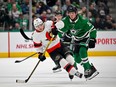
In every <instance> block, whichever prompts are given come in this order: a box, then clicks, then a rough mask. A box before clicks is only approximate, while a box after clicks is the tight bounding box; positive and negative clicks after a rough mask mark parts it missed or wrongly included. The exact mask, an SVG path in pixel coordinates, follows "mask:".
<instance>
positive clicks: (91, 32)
mask: <svg viewBox="0 0 116 87" xmlns="http://www.w3.org/2000/svg"><path fill="white" fill-rule="evenodd" d="M83 24H84V26H83V27H84V28H85V29H86V30H87V31H88V32H89V37H90V38H96V36H97V35H96V33H97V31H96V28H94V26H93V25H92V24H91V23H90V22H89V21H88V20H87V19H86V20H84V23H83Z"/></svg>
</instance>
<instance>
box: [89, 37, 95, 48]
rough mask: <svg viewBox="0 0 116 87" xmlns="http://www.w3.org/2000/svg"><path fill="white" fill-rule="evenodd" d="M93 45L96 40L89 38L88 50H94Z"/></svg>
mask: <svg viewBox="0 0 116 87" xmlns="http://www.w3.org/2000/svg"><path fill="white" fill-rule="evenodd" d="M95 43H96V39H95V38H91V39H90V41H89V44H88V46H89V48H95Z"/></svg>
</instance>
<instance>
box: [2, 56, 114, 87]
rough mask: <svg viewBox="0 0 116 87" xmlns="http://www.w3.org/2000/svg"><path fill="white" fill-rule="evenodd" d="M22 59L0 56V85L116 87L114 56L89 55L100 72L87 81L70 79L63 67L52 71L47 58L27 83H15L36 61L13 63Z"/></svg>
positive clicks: (9, 86)
mask: <svg viewBox="0 0 116 87" xmlns="http://www.w3.org/2000/svg"><path fill="white" fill-rule="evenodd" d="M22 59H23V58H0V87H116V57H90V58H89V60H90V62H91V63H93V64H94V66H95V67H96V68H97V70H98V71H99V72H100V74H99V75H98V76H96V77H95V78H93V79H92V80H89V81H86V80H85V78H84V77H83V78H82V79H80V78H78V77H76V76H75V78H74V79H73V80H72V81H70V79H69V78H68V74H67V72H66V71H65V70H63V69H62V71H61V72H59V73H53V72H52V68H53V67H54V66H55V65H54V63H53V62H52V60H51V59H50V58H47V59H46V60H45V61H44V62H40V64H39V65H38V67H37V69H36V70H35V72H34V73H33V75H32V77H31V78H30V79H29V81H28V82H27V83H16V79H19V80H26V79H27V78H28V76H29V75H30V73H31V72H32V70H33V68H34V67H35V65H36V63H37V62H38V59H37V58H30V59H27V60H25V61H23V62H21V63H14V62H15V60H22ZM78 68H79V71H80V72H82V73H83V67H82V66H80V65H78Z"/></svg>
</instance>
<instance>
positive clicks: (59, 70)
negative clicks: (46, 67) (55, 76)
mask: <svg viewBox="0 0 116 87" xmlns="http://www.w3.org/2000/svg"><path fill="white" fill-rule="evenodd" d="M61 71H62V69H58V70H53V73H57V72H61Z"/></svg>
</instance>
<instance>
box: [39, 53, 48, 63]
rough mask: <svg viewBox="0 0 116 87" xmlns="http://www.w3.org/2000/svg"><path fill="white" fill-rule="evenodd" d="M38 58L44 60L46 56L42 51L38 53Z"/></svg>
mask: <svg viewBox="0 0 116 87" xmlns="http://www.w3.org/2000/svg"><path fill="white" fill-rule="evenodd" d="M38 58H39V59H40V61H42V62H43V61H44V60H45V59H46V57H45V56H44V55H43V53H39V56H38Z"/></svg>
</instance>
